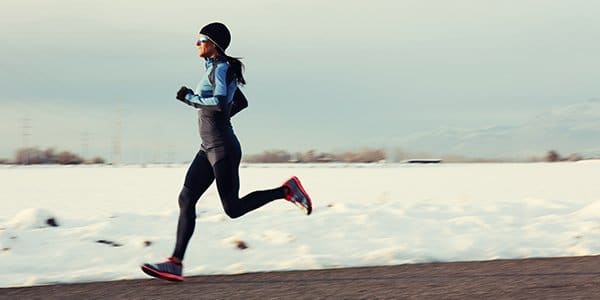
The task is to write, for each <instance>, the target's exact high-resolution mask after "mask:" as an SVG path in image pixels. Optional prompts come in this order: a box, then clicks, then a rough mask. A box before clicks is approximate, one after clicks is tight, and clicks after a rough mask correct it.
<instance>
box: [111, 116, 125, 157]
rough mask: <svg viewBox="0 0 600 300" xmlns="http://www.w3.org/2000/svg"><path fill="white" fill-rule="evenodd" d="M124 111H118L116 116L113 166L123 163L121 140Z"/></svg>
mask: <svg viewBox="0 0 600 300" xmlns="http://www.w3.org/2000/svg"><path fill="white" fill-rule="evenodd" d="M122 114H123V109H118V110H117V111H116V114H115V132H114V136H113V157H112V164H113V166H116V165H118V164H120V163H121V139H122V134H123V120H122V117H123V116H122Z"/></svg>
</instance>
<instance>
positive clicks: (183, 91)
mask: <svg viewBox="0 0 600 300" xmlns="http://www.w3.org/2000/svg"><path fill="white" fill-rule="evenodd" d="M193 93H194V91H192V90H191V89H189V88H187V87H185V86H182V87H181V88H180V89H179V91H177V96H176V97H175V98H177V99H179V100H185V96H187V95H188V94H193Z"/></svg>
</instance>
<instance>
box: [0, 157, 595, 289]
mask: <svg viewBox="0 0 600 300" xmlns="http://www.w3.org/2000/svg"><path fill="white" fill-rule="evenodd" d="M186 167H187V166H184V165H180V166H171V167H168V166H149V167H139V166H123V167H109V166H95V167H85V166H79V167H59V166H45V167H44V166H30V167H1V168H0V188H1V193H0V197H1V198H0V268H1V269H2V272H0V287H8V286H24V285H37V284H49V283H57V282H82V281H97V280H117V279H125V278H129V279H130V278H146V277H147V276H146V275H145V274H143V273H142V272H141V271H140V270H139V265H141V264H142V263H143V262H157V261H162V260H163V259H164V258H166V257H167V256H169V255H170V254H171V251H172V247H173V245H174V241H175V240H174V239H175V226H176V221H177V214H178V207H177V195H178V192H179V189H180V186H181V184H182V181H183V176H184V174H185V170H186ZM291 175H297V176H299V177H300V178H301V180H302V181H303V183H304V186H305V188H306V189H307V191H308V192H309V193H310V194H311V195H312V198H313V201H314V206H315V208H314V212H313V214H312V215H311V216H305V215H303V214H302V213H301V211H300V210H298V209H297V208H296V207H295V206H293V205H291V204H290V203H287V202H286V201H285V200H281V201H277V202H275V203H271V204H269V205H267V206H265V207H263V208H261V209H259V210H257V211H254V212H251V213H249V214H247V215H245V216H244V217H242V218H239V219H235V220H230V219H228V218H227V217H226V215H225V214H224V213H223V211H222V208H221V204H220V201H219V199H218V195H217V193H216V189H215V188H214V186H213V187H211V189H209V190H208V192H207V193H206V194H205V195H204V196H203V198H202V199H201V200H200V202H199V204H198V207H197V211H198V218H197V226H196V232H195V234H194V236H193V237H192V240H191V243H190V247H189V248H188V252H187V255H186V259H185V269H184V272H185V275H188V276H189V275H198V274H228V273H239V272H251V271H267V270H290V269H319V268H332V267H349V266H368V265H389V264H402V263H415V262H433V261H465V260H487V259H496V258H523V257H542V256H569V255H592V254H600V184H598V178H600V162H598V161H582V162H577V163H553V164H549V163H536V164H438V165H352V166H347V165H250V166H245V167H244V168H242V169H241V174H240V176H241V186H242V188H241V194H242V195H243V194H245V193H248V192H250V191H252V190H255V189H263V188H271V187H275V186H278V185H280V184H281V183H282V182H283V181H284V180H285V179H287V178H288V177H289V176H291ZM49 219H53V221H54V222H55V223H56V224H55V225H58V226H52V225H50V224H49V223H53V222H52V220H51V221H50V222H48V220H49ZM237 241H243V242H245V243H246V244H247V246H248V248H247V249H244V250H241V249H239V248H238V247H237V246H236V242H237Z"/></svg>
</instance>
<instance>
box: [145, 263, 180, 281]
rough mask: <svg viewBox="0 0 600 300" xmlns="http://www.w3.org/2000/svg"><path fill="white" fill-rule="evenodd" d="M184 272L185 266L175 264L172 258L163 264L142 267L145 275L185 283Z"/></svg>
mask: <svg viewBox="0 0 600 300" xmlns="http://www.w3.org/2000/svg"><path fill="white" fill-rule="evenodd" d="M182 270H183V265H182V264H178V263H176V262H174V261H173V259H172V258H170V257H169V258H168V259H167V261H166V262H163V263H158V264H144V265H143V266H142V271H144V273H146V274H148V275H150V276H152V277H156V278H160V279H164V280H169V281H183V276H182V275H181V274H182Z"/></svg>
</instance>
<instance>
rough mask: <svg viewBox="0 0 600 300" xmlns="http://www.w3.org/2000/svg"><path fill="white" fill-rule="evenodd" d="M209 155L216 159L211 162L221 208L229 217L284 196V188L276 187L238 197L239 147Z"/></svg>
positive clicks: (241, 214)
mask: <svg viewBox="0 0 600 300" xmlns="http://www.w3.org/2000/svg"><path fill="white" fill-rule="evenodd" d="M210 156H211V158H212V157H214V158H215V160H216V162H215V163H214V164H213V172H214V175H215V179H216V182H217V189H218V190H219V196H220V198H221V202H222V204H223V209H224V210H225V213H226V214H227V215H228V216H229V217H231V218H237V217H241V216H243V215H244V214H246V213H247V212H250V211H253V210H255V209H257V208H259V207H261V206H263V205H265V204H267V203H269V202H271V201H273V200H276V199H283V198H284V197H285V195H286V193H285V192H286V191H285V189H284V188H283V187H277V188H274V189H270V190H263V191H255V192H252V193H250V194H248V195H246V196H244V197H243V198H241V199H240V198H239V190H240V178H239V166H240V160H241V151H240V148H239V147H231V148H230V149H228V151H226V152H223V153H216V154H215V155H214V156H212V155H210Z"/></svg>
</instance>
